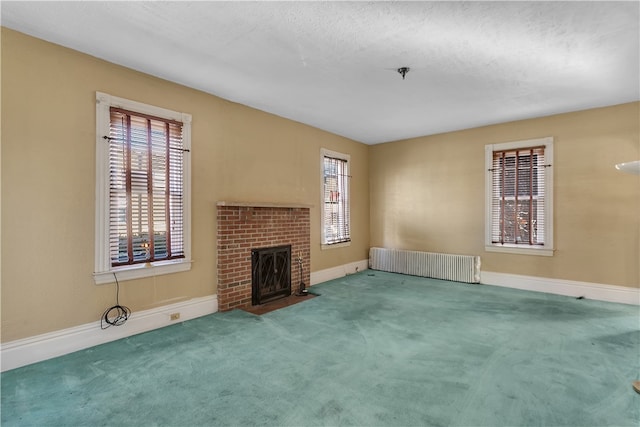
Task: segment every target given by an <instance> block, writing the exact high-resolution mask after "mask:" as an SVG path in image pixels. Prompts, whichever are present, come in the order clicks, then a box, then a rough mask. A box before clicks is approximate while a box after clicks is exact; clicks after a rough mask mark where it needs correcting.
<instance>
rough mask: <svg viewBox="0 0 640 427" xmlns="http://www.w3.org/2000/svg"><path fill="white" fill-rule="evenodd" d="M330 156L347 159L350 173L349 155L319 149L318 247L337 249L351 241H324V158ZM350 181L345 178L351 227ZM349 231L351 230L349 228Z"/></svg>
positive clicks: (349, 244)
mask: <svg viewBox="0 0 640 427" xmlns="http://www.w3.org/2000/svg"><path fill="white" fill-rule="evenodd" d="M325 157H332V158H334V159H341V160H346V161H347V170H348V171H349V174H350V173H351V156H350V155H349V154H344V153H339V152H337V151H332V150H328V149H326V148H321V149H320V249H322V250H325V249H338V248H345V247H348V246H351V241H348V242H340V243H331V244H328V243H325V235H324V225H325V224H324V158H325ZM350 184H351V183H350V182H349V180H347V188H348V195H349V218H348V220H349V227H351V187H350ZM349 232H351V230H349Z"/></svg>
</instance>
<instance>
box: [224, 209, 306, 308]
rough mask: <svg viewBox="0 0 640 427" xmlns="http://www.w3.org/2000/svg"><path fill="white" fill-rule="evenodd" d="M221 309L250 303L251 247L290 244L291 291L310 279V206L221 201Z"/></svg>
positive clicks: (258, 247)
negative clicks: (300, 266) (300, 260)
mask: <svg viewBox="0 0 640 427" xmlns="http://www.w3.org/2000/svg"><path fill="white" fill-rule="evenodd" d="M217 207H218V214H217V226H218V234H217V235H218V245H217V251H218V259H217V268H218V309H219V310H220V311H228V310H232V309H234V308H240V307H245V306H250V305H251V250H252V249H260V248H268V247H275V246H283V245H291V263H290V264H291V290H292V291H293V292H294V293H295V291H296V290H297V289H298V286H299V284H300V268H299V264H298V258H299V257H301V258H302V263H303V272H302V276H303V277H302V280H303V281H304V283H305V284H306V285H307V286H309V282H310V275H311V270H310V264H309V261H310V259H311V250H310V220H309V208H310V206H308V205H299V204H277V203H244V202H218V203H217Z"/></svg>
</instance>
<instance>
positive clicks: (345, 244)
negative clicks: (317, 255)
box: [320, 240, 351, 251]
mask: <svg viewBox="0 0 640 427" xmlns="http://www.w3.org/2000/svg"><path fill="white" fill-rule="evenodd" d="M348 246H351V240H349V241H348V242H342V243H332V244H330V245H328V244H326V243H323V244H322V245H320V247H321V249H322V250H323V251H324V250H325V249H338V248H346V247H348Z"/></svg>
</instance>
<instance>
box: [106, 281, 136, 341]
mask: <svg viewBox="0 0 640 427" xmlns="http://www.w3.org/2000/svg"><path fill="white" fill-rule="evenodd" d="M113 277H114V278H115V279H116V305H114V306H113V307H110V308H107V309H106V310H105V311H104V313H102V318H101V319H100V328H102V329H107V328H108V327H109V326H120V325H122V324H124V322H126V321H127V319H128V318H129V316H130V315H131V310H129V307H125V306H124V305H120V301H119V296H120V283H119V282H118V278H117V277H116V273H113Z"/></svg>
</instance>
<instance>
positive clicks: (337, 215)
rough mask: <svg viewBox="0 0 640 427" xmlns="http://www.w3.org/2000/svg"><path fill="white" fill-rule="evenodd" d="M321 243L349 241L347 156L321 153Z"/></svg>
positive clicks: (330, 243)
mask: <svg viewBox="0 0 640 427" xmlns="http://www.w3.org/2000/svg"><path fill="white" fill-rule="evenodd" d="M322 168H323V218H322V219H323V221H322V224H323V230H322V243H323V244H325V245H333V244H336V243H345V242H350V241H351V227H350V224H349V218H350V215H349V159H348V156H340V155H331V154H327V153H326V152H325V153H323V161H322Z"/></svg>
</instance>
